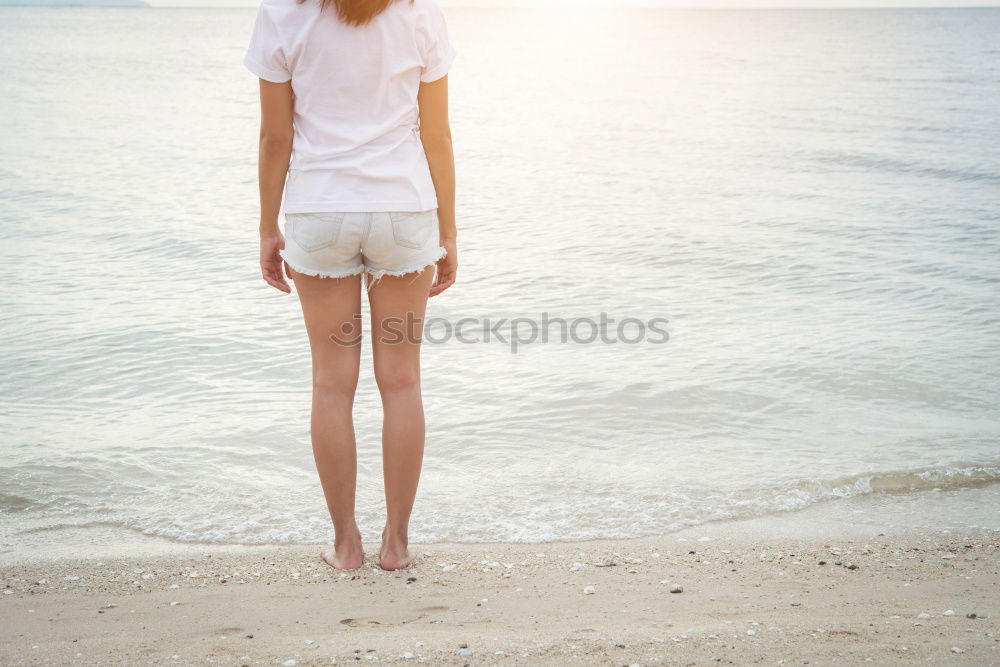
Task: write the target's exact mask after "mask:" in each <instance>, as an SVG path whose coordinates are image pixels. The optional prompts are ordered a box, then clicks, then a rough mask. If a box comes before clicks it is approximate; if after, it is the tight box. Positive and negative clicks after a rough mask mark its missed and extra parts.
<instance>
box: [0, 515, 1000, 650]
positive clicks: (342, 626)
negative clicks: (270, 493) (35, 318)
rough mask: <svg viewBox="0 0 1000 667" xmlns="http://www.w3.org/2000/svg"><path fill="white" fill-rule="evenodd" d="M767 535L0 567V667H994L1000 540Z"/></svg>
mask: <svg viewBox="0 0 1000 667" xmlns="http://www.w3.org/2000/svg"><path fill="white" fill-rule="evenodd" d="M789 518H791V517H789ZM798 518H802V517H798ZM778 523H780V522H774V521H768V520H761V519H757V520H749V521H747V520H745V521H742V522H734V523H729V524H725V523H723V522H720V523H718V524H714V525H710V524H709V525H703V526H696V527H692V528H689V529H685V530H684V531H680V532H679V533H674V534H671V535H666V536H658V537H646V538H634V539H628V540H595V541H588V542H577V543H573V542H565V543H560V542H555V543H553V542H550V543H544V544H485V543H480V544H428V545H420V544H417V545H414V546H413V550H414V551H415V552H416V553H417V554H418V558H417V562H416V563H415V564H414V565H413V566H411V568H408V569H406V570H402V571H399V572H386V571H383V570H381V569H379V568H378V567H377V566H375V565H374V562H373V560H372V554H373V553H375V552H376V550H377V545H375V544H370V543H366V544H365V546H366V552H367V553H368V557H367V559H366V562H365V565H364V566H363V567H362V568H360V569H359V570H354V571H350V572H339V571H336V570H333V569H332V568H330V567H328V566H326V565H325V564H323V563H322V562H321V561H320V560H319V558H318V551H319V548H318V547H317V546H314V545H308V546H260V547H253V546H228V547H215V548H198V547H192V548H189V549H186V550H183V551H179V552H175V553H169V554H168V553H161V554H159V555H148V554H147V555H132V556H121V557H115V558H105V559H101V558H97V557H87V558H80V559H71V558H58V559H53V560H32V561H27V562H21V563H18V564H7V565H3V566H0V574H2V577H3V582H4V587H5V588H4V594H3V595H2V596H0V597H2V599H0V605H3V607H2V608H3V617H4V619H5V623H4V624H3V629H2V630H0V662H2V663H3V664H5V665H19V664H39V663H42V662H44V661H46V660H48V661H53V662H55V663H57V664H87V665H103V664H122V663H140V664H146V663H156V664H205V663H206V660H208V661H210V664H220V665H283V664H289V665H290V664H291V663H290V662H288V661H294V664H296V665H321V664H341V665H343V664H358V663H359V662H360V663H368V662H392V663H406V662H429V663H431V664H435V665H436V664H445V665H452V664H454V665H467V664H468V665H474V664H568V663H572V664H595V665H596V664H602V665H603V664H621V665H633V664H638V665H650V664H716V663H725V664H745V663H749V662H756V661H767V662H779V661H782V660H784V661H786V662H788V661H795V662H798V663H799V664H801V663H802V662H804V661H806V660H808V661H809V663H810V664H853V663H856V662H865V661H866V660H867V659H869V658H870V659H871V660H872V661H874V662H878V663H883V664H911V663H914V662H917V661H930V662H932V663H934V664H939V663H943V662H945V661H947V662H955V663H959V664H976V665H984V664H1000V663H998V661H1000V625H998V623H997V619H1000V609H998V608H997V606H998V601H997V599H996V598H995V596H993V595H991V591H996V590H998V589H1000V558H998V556H1000V532H998V531H996V530H995V529H985V528H984V529H981V530H978V531H963V532H949V531H947V530H940V531H913V530H908V529H902V528H898V527H897V528H892V527H884V526H883V527H882V528H879V527H878V526H875V525H866V524H853V525H852V526H851V527H852V530H851V531H847V532H849V533H850V535H849V536H848V535H846V534H841V535H839V536H836V537H833V536H830V535H829V530H828V529H829V528H830V527H829V526H826V527H825V528H824V527H822V526H819V525H815V524H814V525H813V527H812V529H809V530H805V529H804V524H803V522H802V521H797V522H791V521H790V522H788V523H786V524H784V525H777V524H778ZM844 524H845V527H847V526H848V524H850V522H849V521H846V520H845V522H844ZM794 525H798V526H799V527H800V528H803V530H804V532H803V534H802V535H801V536H798V537H795V536H790V535H788V534H787V530H788V529H790V528H793V527H794ZM824 530H826V531H827V533H828V536H827V537H821V536H820V533H822V532H823V531H824ZM692 551H693V552H695V553H690V552H692ZM821 562H822V563H823V564H820V563H821ZM851 566H854V567H853V568H852V567H851ZM37 582H43V583H37ZM590 587H592V588H590ZM676 587H681V588H682V589H683V590H682V592H678V593H671V592H670V591H671V590H672V589H674V588H676ZM947 611H951V612H953V613H952V614H950V615H944V614H945V612H947ZM922 614H923V615H926V616H922ZM971 614H975V617H974V618H973V617H971V616H970V617H967V615H971ZM331 660H332V661H331Z"/></svg>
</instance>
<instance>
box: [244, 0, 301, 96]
mask: <svg viewBox="0 0 1000 667" xmlns="http://www.w3.org/2000/svg"><path fill="white" fill-rule="evenodd" d="M243 64H244V65H246V68H247V69H248V70H250V71H251V72H253V73H254V74H256V75H257V76H259V77H260V78H261V79H264V80H265V81H272V82H274V83H284V82H285V81H289V80H291V78H292V75H291V73H290V72H289V71H288V64H287V62H286V61H285V52H284V50H283V49H282V47H281V40H280V38H279V35H278V28H277V26H276V25H275V24H274V21H273V20H272V19H271V15H270V14H269V13H268V11H267V9H266V8H265V7H264V5H263V3H262V4H261V6H260V8H259V9H258V10H257V20H256V21H255V22H254V25H253V34H252V35H251V36H250V46H249V47H248V48H247V52H246V55H244V56H243Z"/></svg>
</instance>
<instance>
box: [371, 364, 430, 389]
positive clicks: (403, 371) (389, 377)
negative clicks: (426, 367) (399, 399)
mask: <svg viewBox="0 0 1000 667" xmlns="http://www.w3.org/2000/svg"><path fill="white" fill-rule="evenodd" d="M375 383H376V384H377V385H378V389H379V391H380V392H382V393H383V394H385V393H395V392H401V391H412V390H414V389H418V388H419V387H420V370H419V369H418V368H411V367H408V366H395V367H388V368H379V367H377V366H376V368H375Z"/></svg>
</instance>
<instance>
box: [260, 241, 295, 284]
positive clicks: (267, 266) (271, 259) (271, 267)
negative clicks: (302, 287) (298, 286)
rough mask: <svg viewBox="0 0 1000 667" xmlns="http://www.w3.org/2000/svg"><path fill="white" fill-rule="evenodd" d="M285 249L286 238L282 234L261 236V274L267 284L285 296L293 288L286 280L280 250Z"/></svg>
mask: <svg viewBox="0 0 1000 667" xmlns="http://www.w3.org/2000/svg"><path fill="white" fill-rule="evenodd" d="M284 247H285V237H284V236H282V235H281V232H279V231H274V232H270V233H267V234H261V236H260V274H261V276H263V277H264V280H265V281H267V284H268V285H270V286H271V287H273V288H274V289H276V290H280V291H282V292H284V293H285V294H290V293H291V291H292V288H291V287H289V286H288V281H287V280H285V272H284V270H283V267H282V264H283V260H282V259H281V255H279V254H278V250H280V249H282V248H284Z"/></svg>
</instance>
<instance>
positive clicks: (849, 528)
mask: <svg viewBox="0 0 1000 667" xmlns="http://www.w3.org/2000/svg"><path fill="white" fill-rule="evenodd" d="M998 506H1000V484H990V485H987V486H984V487H979V488H962V489H952V490H949V491H920V492H917V493H911V494H896V495H892V494H883V495H878V496H874V495H866V496H856V497H848V498H838V499H830V500H826V501H824V502H820V503H815V504H812V505H809V506H807V507H804V508H802V509H797V510H790V511H781V512H773V513H769V514H764V515H761V516H755V517H743V518H723V519H718V520H714V521H708V522H705V523H699V524H694V525H691V526H687V527H685V528H681V529H679V530H673V531H668V532H664V533H660V534H658V535H640V536H628V537H602V538H594V539H589V540H566V541H547V542H543V541H540V542H456V541H440V542H422V541H420V540H419V533H417V534H416V535H411V538H413V539H415V541H414V542H413V546H414V547H415V548H416V549H418V550H427V549H434V548H441V547H466V546H467V547H470V548H471V547H483V546H490V545H492V546H494V547H496V548H501V547H503V546H505V545H522V546H525V547H526V548H529V547H531V546H532V545H537V546H543V547H544V546H547V545H553V546H558V545H566V544H578V545H586V544H591V543H602V542H616V543H630V542H633V541H637V540H651V539H658V538H662V539H664V540H671V539H697V538H700V537H702V536H708V537H710V538H722V537H725V538H734V537H740V538H742V539H746V540H753V539H767V540H774V541H782V540H786V539H802V538H807V537H813V538H815V539H850V538H854V539H863V538H865V537H866V536H877V535H878V534H879V533H892V534H906V533H910V534H929V533H935V532H939V531H945V532H947V531H952V532H979V531H983V530H994V531H1000V512H998V511H997V510H996V509H995V508H996V507H998ZM376 534H377V533H376ZM365 544H366V546H367V545H368V544H369V540H365ZM321 545H322V543H319V542H307V543H299V544H288V543H277V544H276V543H263V544H241V543H215V542H183V541H178V540H174V539H171V538H167V537H161V536H155V535H147V534H143V533H140V532H138V531H135V530H132V529H127V528H123V527H121V526H117V525H114V524H107V523H97V524H86V525H83V526H62V527H54V528H48V527H41V528H35V529H29V530H27V531H24V532H13V533H12V534H7V535H4V537H3V539H2V540H0V567H3V566H8V565H16V564H25V563H31V562H35V561H59V560H66V559H80V558H89V559H100V558H105V559H110V558H125V557H128V558H155V557H158V556H184V555H191V554H202V553H212V554H216V553H218V554H220V555H221V554H228V553H241V552H243V551H262V552H266V551H268V550H272V549H295V548H299V547H303V548H308V547H315V548H316V549H317V550H318V548H319V547H320V546H321Z"/></svg>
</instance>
